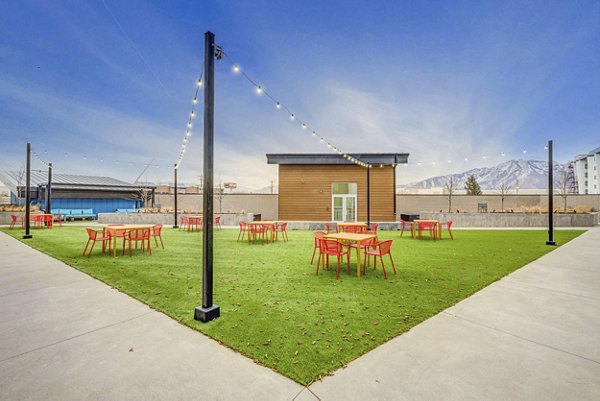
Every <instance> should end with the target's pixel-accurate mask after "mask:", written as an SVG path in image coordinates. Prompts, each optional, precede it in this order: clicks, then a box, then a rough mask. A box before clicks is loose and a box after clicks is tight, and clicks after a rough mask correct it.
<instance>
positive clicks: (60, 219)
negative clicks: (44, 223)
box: [54, 213, 63, 227]
mask: <svg viewBox="0 0 600 401" xmlns="http://www.w3.org/2000/svg"><path fill="white" fill-rule="evenodd" d="M62 216H63V215H62V214H61V213H57V214H55V215H54V221H56V222H57V223H58V225H59V226H60V227H62Z"/></svg>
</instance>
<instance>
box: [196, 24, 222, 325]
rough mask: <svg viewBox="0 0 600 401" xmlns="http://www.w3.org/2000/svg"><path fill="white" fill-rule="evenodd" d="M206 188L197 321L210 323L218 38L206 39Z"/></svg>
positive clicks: (215, 310) (213, 314)
mask: <svg viewBox="0 0 600 401" xmlns="http://www.w3.org/2000/svg"><path fill="white" fill-rule="evenodd" d="M204 80H205V84H204V185H203V190H202V192H203V196H202V217H203V219H202V230H203V232H204V235H203V237H202V306H201V307H200V306H198V307H196V309H195V311H194V319H196V320H200V321H201V322H208V321H211V320H213V319H216V318H218V317H219V316H220V315H221V312H220V309H219V306H218V305H214V304H213V166H214V155H213V153H214V101H215V35H214V34H213V33H212V32H210V31H209V32H206V34H205V37H204Z"/></svg>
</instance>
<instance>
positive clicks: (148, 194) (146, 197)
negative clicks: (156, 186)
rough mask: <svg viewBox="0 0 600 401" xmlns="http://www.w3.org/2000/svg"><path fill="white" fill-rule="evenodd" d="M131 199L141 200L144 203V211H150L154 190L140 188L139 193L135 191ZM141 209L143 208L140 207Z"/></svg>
mask: <svg viewBox="0 0 600 401" xmlns="http://www.w3.org/2000/svg"><path fill="white" fill-rule="evenodd" d="M131 197H132V198H133V199H134V200H136V201H137V200H139V201H141V202H142V205H143V208H144V211H146V212H147V211H148V204H149V203H151V200H152V190H151V189H150V188H146V187H139V189H138V190H137V191H135V192H134V193H133V194H132V195H131ZM140 207H141V206H140Z"/></svg>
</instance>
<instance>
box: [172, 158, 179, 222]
mask: <svg viewBox="0 0 600 401" xmlns="http://www.w3.org/2000/svg"><path fill="white" fill-rule="evenodd" d="M173 175H174V176H175V177H174V178H175V222H174V223H173V228H179V226H178V225H177V164H176V165H175V168H174V169H173Z"/></svg>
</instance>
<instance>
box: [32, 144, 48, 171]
mask: <svg viewBox="0 0 600 401" xmlns="http://www.w3.org/2000/svg"><path fill="white" fill-rule="evenodd" d="M31 153H33V155H34V156H35V158H36V159H38V160H39V161H40V162H41V163H42V164H43V165H44V166H46V167H49V166H50V163H48V162H47V161H46V160H44V159H43V158H42V156H40V155H39V154H38V153H37V152H36V151H35V150H34V149H33V148H31Z"/></svg>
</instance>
